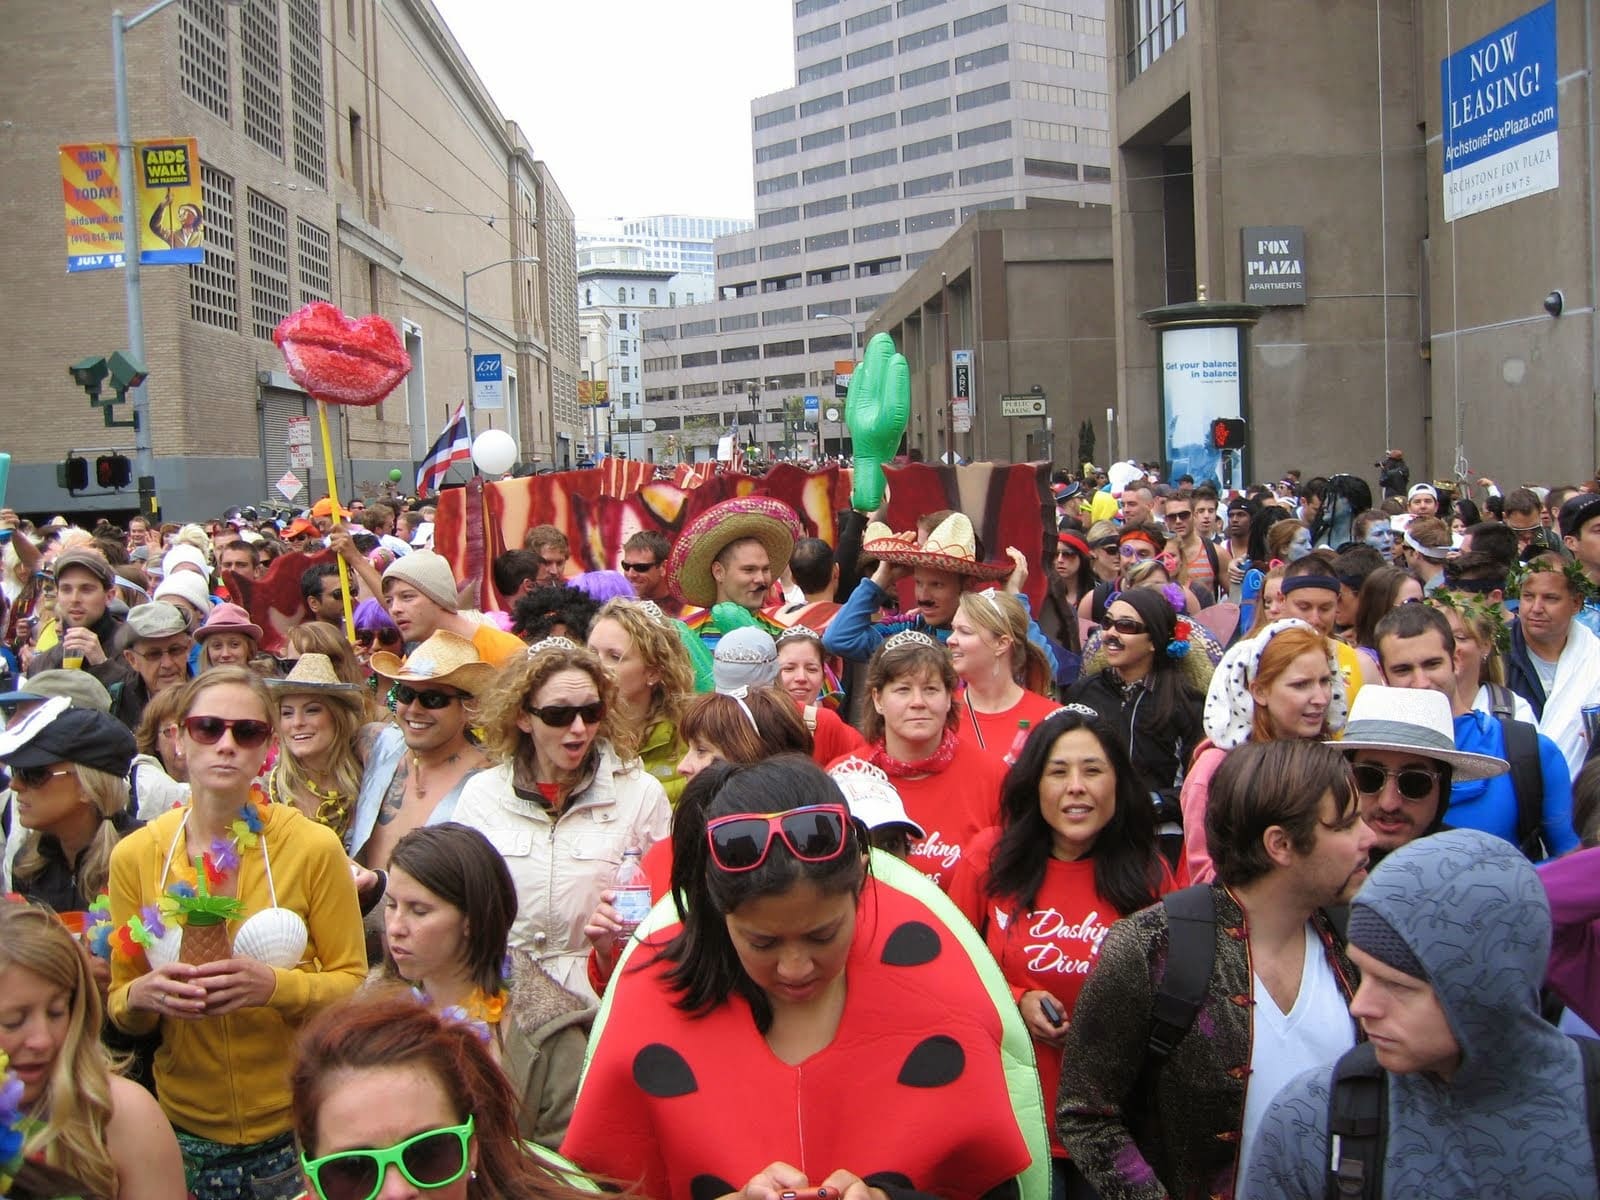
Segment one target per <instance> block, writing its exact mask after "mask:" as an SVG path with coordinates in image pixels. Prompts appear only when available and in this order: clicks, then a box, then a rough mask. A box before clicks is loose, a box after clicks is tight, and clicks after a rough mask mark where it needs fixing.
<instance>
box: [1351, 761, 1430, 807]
mask: <svg viewBox="0 0 1600 1200" xmlns="http://www.w3.org/2000/svg"><path fill="white" fill-rule="evenodd" d="M1350 773H1351V774H1352V775H1354V776H1355V780H1356V791H1358V792H1360V793H1361V794H1362V795H1363V796H1376V795H1377V794H1378V793H1379V792H1381V791H1383V785H1384V784H1385V783H1386V782H1387V781H1389V780H1390V779H1393V780H1394V783H1395V786H1396V787H1397V788H1399V789H1400V794H1401V795H1402V796H1404V797H1405V798H1406V799H1407V800H1426V799H1427V798H1428V797H1429V796H1430V795H1432V794H1433V789H1434V788H1436V787H1438V786H1439V776H1438V774H1437V773H1435V772H1433V771H1428V770H1424V769H1423V768H1422V767H1401V768H1400V769H1399V770H1398V771H1394V770H1390V769H1389V768H1388V767H1380V766H1379V765H1378V764H1377V763H1354V764H1352V765H1351V767H1350Z"/></svg>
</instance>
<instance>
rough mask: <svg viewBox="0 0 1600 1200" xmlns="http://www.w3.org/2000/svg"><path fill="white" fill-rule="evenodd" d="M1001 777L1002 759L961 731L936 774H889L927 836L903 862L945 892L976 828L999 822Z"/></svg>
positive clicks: (911, 816) (1004, 773)
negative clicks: (951, 755) (945, 764)
mask: <svg viewBox="0 0 1600 1200" xmlns="http://www.w3.org/2000/svg"><path fill="white" fill-rule="evenodd" d="M861 757H863V758H865V757H866V753H865V752H863V753H862V755H861ZM828 765H829V767H833V766H835V765H836V764H835V763H829V764H828ZM1005 778H1006V765H1005V763H1003V762H1001V761H1000V759H999V758H998V757H990V756H989V755H987V754H985V753H984V752H983V751H982V750H979V749H978V748H977V747H976V746H974V745H972V744H970V743H969V742H968V741H967V740H966V738H965V737H962V736H960V735H957V737H956V752H955V757H954V758H952V759H951V760H950V765H949V766H948V767H946V768H945V769H944V770H942V771H940V772H939V773H938V774H936V775H924V776H922V777H921V778H920V779H910V778H904V777H897V776H893V775H891V776H890V777H889V780H890V782H891V783H893V784H894V789H895V791H897V792H899V793H900V802H901V803H902V804H904V805H905V809H906V815H907V816H908V817H910V818H911V819H912V820H913V821H915V822H916V823H917V824H918V825H921V826H922V828H923V829H924V830H926V831H927V834H928V836H927V837H925V838H923V839H922V840H921V841H920V842H915V843H913V844H912V846H911V857H910V858H909V859H908V860H907V861H908V862H910V864H911V865H912V866H914V867H916V868H917V870H919V871H921V872H922V873H923V874H924V875H926V876H927V877H928V878H929V879H932V880H933V881H934V882H935V883H937V884H938V885H939V886H940V887H942V888H945V889H946V890H948V889H949V887H950V876H951V873H952V872H953V871H954V870H955V866H956V863H958V862H960V861H961V855H962V852H963V850H964V849H965V847H966V846H967V844H968V843H970V842H971V841H972V839H973V838H974V837H976V836H977V835H978V833H979V831H980V830H984V829H987V828H989V826H991V825H995V824H998V823H999V821H1000V785H1001V784H1002V783H1004V782H1005Z"/></svg>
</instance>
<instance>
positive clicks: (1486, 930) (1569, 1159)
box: [1237, 829, 1600, 1200]
mask: <svg viewBox="0 0 1600 1200" xmlns="http://www.w3.org/2000/svg"><path fill="white" fill-rule="evenodd" d="M1355 905H1367V906H1369V907H1370V908H1371V909H1372V911H1373V912H1375V913H1376V914H1377V915H1378V916H1380V917H1382V918H1383V920H1384V921H1386V922H1387V923H1388V924H1389V925H1390V927H1392V928H1393V929H1394V931H1395V932H1396V933H1398V934H1399V935H1400V938H1401V939H1402V940H1403V941H1404V942H1405V943H1406V945H1407V946H1409V947H1410V949H1411V952H1412V953H1413V954H1414V955H1415V956H1416V958H1417V960H1418V961H1419V962H1420V963H1421V964H1422V966H1423V968H1424V969H1425V970H1426V971H1427V974H1428V976H1429V982H1431V983H1432V985H1433V988H1434V991H1435V993H1436V994H1437V995H1438V998H1439V1003H1440V1005H1441V1006H1442V1007H1443V1009H1444V1011H1445V1015H1446V1017H1447V1018H1448V1019H1449V1022H1450V1028H1451V1031H1452V1032H1453V1033H1454V1035H1455V1039H1456V1041H1457V1043H1458V1044H1459V1045H1460V1047H1461V1052H1462V1057H1461V1065H1460V1067H1459V1068H1458V1069H1457V1071H1456V1073H1455V1075H1454V1077H1453V1078H1452V1079H1451V1080H1450V1082H1449V1083H1445V1082H1443V1081H1442V1080H1440V1079H1439V1078H1438V1077H1436V1076H1434V1075H1432V1074H1430V1073H1424V1072H1414V1073H1408V1074H1404V1075H1397V1074H1394V1073H1393V1072H1391V1073H1390V1074H1389V1077H1388V1086H1389V1113H1388V1119H1389V1129H1388V1145H1387V1148H1386V1150H1385V1155H1384V1168H1383V1195H1384V1197H1386V1198H1392V1200H1401V1198H1402V1197H1407V1198H1410V1197H1419V1196H1426V1197H1428V1198H1429V1200H1479V1198H1480V1197H1484V1196H1515V1197H1523V1198H1526V1200H1595V1197H1596V1196H1597V1195H1600V1189H1597V1185H1596V1180H1595V1161H1594V1154H1593V1151H1592V1150H1591V1149H1590V1145H1589V1129H1588V1124H1587V1120H1586V1115H1585V1109H1584V1075H1583V1062H1582V1058H1581V1056H1580V1054H1579V1051H1578V1046H1577V1044H1576V1043H1575V1042H1574V1041H1572V1039H1571V1038H1569V1037H1567V1036H1566V1035H1565V1034H1563V1033H1561V1032H1560V1031H1559V1030H1557V1029H1555V1028H1554V1027H1552V1026H1551V1025H1549V1024H1547V1023H1546V1022H1545V1021H1544V1020H1543V1019H1541V1018H1540V1016H1539V1010H1538V990H1539V984H1540V983H1541V981H1542V980H1543V979H1544V974H1545V960H1546V959H1547V958H1548V957H1549V954H1550V907H1549V903H1548V901H1547V900H1546V899H1545V894H1544V888H1543V887H1541V886H1540V884H1539V878H1538V876H1537V875H1536V874H1535V873H1534V870H1533V868H1532V867H1531V866H1530V865H1529V864H1528V861H1527V859H1525V858H1524V857H1523V856H1522V855H1521V854H1519V853H1518V852H1517V850H1516V848H1515V847H1514V846H1512V845H1510V844H1509V843H1507V842H1505V841H1503V840H1502V839H1500V838H1496V837H1491V836H1489V835H1488V834H1484V833H1480V832H1478V831H1476V830H1471V829H1457V830H1451V831H1448V832H1445V833H1439V834H1435V835H1434V836H1432V837H1427V838H1420V839H1418V840H1417V841H1414V842H1412V843H1410V844H1409V845H1407V846H1404V847H1402V848H1401V849H1399V850H1396V851H1395V852H1394V853H1393V854H1391V855H1390V856H1389V857H1388V858H1386V859H1385V860H1384V861H1383V863H1382V864H1381V865H1380V866H1379V867H1377V868H1376V869H1375V870H1374V871H1373V873H1372V875H1371V877H1370V878H1368V880H1367V882H1366V883H1365V884H1363V885H1362V888H1361V890H1360V892H1358V893H1357V894H1356V898H1355V900H1354V902H1353V906H1352V907H1354V906H1355ZM1332 1078H1333V1070H1332V1068H1331V1067H1321V1068H1318V1069H1316V1070H1312V1071H1307V1072H1305V1073H1304V1074H1302V1075H1300V1076H1298V1077H1296V1078H1295V1079H1293V1080H1291V1081H1290V1082H1289V1083H1288V1084H1287V1085H1286V1086H1285V1087H1284V1089H1283V1090H1282V1091H1281V1092H1279V1093H1278V1097H1277V1100H1276V1101H1275V1102H1274V1103H1273V1106H1272V1110H1271V1111H1270V1112H1269V1114H1268V1115H1267V1118H1266V1120H1265V1121H1264V1122H1263V1123H1262V1125H1261V1129H1260V1131H1259V1132H1258V1133H1257V1135H1256V1140H1255V1147H1254V1149H1253V1151H1252V1153H1251V1157H1250V1162H1249V1164H1248V1166H1247V1168H1246V1171H1245V1177H1244V1182H1243V1184H1242V1186H1241V1187H1240V1188H1239V1189H1238V1192H1237V1195H1238V1197H1239V1200H1269V1198H1270V1200H1282V1198H1284V1197H1288V1198H1290V1200H1297V1198H1298V1200H1322V1197H1324V1196H1326V1195H1327V1179H1328V1175H1327V1172H1328V1160H1329V1153H1330V1150H1329V1144H1328V1093H1329V1089H1330V1087H1331V1083H1332Z"/></svg>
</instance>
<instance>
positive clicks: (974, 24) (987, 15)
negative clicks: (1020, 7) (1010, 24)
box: [956, 4, 1006, 37]
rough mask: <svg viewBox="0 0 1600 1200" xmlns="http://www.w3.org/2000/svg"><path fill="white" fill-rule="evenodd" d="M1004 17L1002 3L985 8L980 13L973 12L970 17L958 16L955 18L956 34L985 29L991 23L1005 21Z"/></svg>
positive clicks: (1004, 12) (1004, 10) (1000, 23)
mask: <svg viewBox="0 0 1600 1200" xmlns="http://www.w3.org/2000/svg"><path fill="white" fill-rule="evenodd" d="M1005 19H1006V6H1005V5H1004V4H1001V5H998V6H996V7H994V8H988V9H985V10H984V11H983V12H981V13H973V14H972V15H971V16H970V17H958V18H957V19H956V36H957V37H960V36H961V35H962V34H964V33H972V32H974V31H975V30H979V29H987V28H989V26H991V25H1002V24H1004V23H1005Z"/></svg>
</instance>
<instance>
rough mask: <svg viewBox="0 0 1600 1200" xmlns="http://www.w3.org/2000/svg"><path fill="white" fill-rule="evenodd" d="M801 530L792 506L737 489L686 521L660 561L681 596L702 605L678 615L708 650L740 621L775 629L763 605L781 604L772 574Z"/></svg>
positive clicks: (781, 567) (777, 573)
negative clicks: (739, 493) (737, 493)
mask: <svg viewBox="0 0 1600 1200" xmlns="http://www.w3.org/2000/svg"><path fill="white" fill-rule="evenodd" d="M804 533H805V531H804V529H802V528H801V525H800V522H799V520H798V519H797V518H796V517H795V514H794V510H793V509H791V508H790V507H789V506H788V505H787V504H785V503H783V501H781V500H776V499H774V498H772V497H771V496H736V497H734V498H733V499H731V500H724V501H722V502H721V503H720V504H714V505H712V506H711V507H710V508H708V509H706V510H705V512H703V513H701V514H700V515H699V516H698V517H696V518H695V519H694V520H693V521H692V522H690V523H689V526H688V528H687V529H685V530H684V532H683V535H682V536H681V537H679V539H678V541H677V544H676V545H675V546H674V547H673V549H672V556H671V557H670V558H669V559H668V560H667V578H668V580H669V581H670V585H671V587H672V590H673V593H674V595H675V596H676V597H677V599H678V600H679V601H680V602H681V603H683V604H685V605H693V606H696V607H698V608H700V609H703V610H705V611H703V612H699V613H695V614H692V615H690V616H688V617H686V618H685V619H684V620H685V623H686V624H687V625H688V626H689V627H690V628H691V629H693V630H695V632H697V633H698V634H699V635H700V637H701V639H702V640H703V641H704V642H705V644H706V647H707V649H710V648H713V647H715V645H716V643H717V642H718V641H719V640H720V639H721V637H722V635H723V634H724V633H727V632H729V631H731V630H733V629H736V628H739V627H740V626H744V625H760V626H762V627H763V628H765V629H767V630H768V632H772V633H774V634H776V632H777V631H778V630H779V629H781V628H782V626H781V625H780V624H779V623H778V622H776V621H775V620H773V619H772V617H771V616H770V615H769V614H768V613H767V612H765V611H764V610H768V609H773V610H775V609H776V608H777V606H779V605H782V604H783V602H784V601H783V590H782V589H781V588H780V587H778V586H777V580H778V577H779V576H781V575H782V574H783V572H784V569H785V568H787V567H788V565H789V556H790V555H791V554H793V553H794V544H795V542H796V541H798V540H799V539H800V538H801V537H802V536H804Z"/></svg>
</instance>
